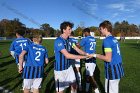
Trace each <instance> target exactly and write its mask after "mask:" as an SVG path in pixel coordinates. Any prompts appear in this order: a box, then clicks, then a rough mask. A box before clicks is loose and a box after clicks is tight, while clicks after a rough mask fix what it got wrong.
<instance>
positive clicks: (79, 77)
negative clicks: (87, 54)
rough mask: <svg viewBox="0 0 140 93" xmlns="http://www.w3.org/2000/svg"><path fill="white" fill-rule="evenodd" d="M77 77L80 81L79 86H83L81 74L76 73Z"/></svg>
mask: <svg viewBox="0 0 140 93" xmlns="http://www.w3.org/2000/svg"><path fill="white" fill-rule="evenodd" d="M76 77H77V79H78V84H79V86H81V74H80V72H78V73H76Z"/></svg>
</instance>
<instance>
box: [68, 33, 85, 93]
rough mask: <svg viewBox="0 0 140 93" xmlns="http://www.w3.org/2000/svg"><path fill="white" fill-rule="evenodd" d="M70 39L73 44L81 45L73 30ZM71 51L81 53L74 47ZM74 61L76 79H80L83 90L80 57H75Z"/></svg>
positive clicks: (79, 85) (79, 83) (79, 84)
mask: <svg viewBox="0 0 140 93" xmlns="http://www.w3.org/2000/svg"><path fill="white" fill-rule="evenodd" d="M69 40H70V42H71V44H75V45H76V46H77V47H78V46H79V43H78V39H75V38H74V32H73V31H72V32H71V35H70V37H69ZM70 53H72V54H75V55H79V53H78V52H77V51H76V50H75V49H74V48H72V49H71V51H70ZM72 61H73V63H72V65H73V67H74V70H75V74H76V79H77V81H78V88H79V90H80V91H81V90H82V87H81V74H80V59H74V60H72Z"/></svg>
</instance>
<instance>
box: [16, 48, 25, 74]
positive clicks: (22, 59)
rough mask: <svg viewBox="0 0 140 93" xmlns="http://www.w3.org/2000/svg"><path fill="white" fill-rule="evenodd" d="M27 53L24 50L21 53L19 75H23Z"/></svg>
mask: <svg viewBox="0 0 140 93" xmlns="http://www.w3.org/2000/svg"><path fill="white" fill-rule="evenodd" d="M26 53H27V52H26V51H25V50H23V51H22V52H21V54H20V55H19V70H18V72H19V73H22V70H23V61H24V56H25V54H26Z"/></svg>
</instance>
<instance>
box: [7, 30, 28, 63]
mask: <svg viewBox="0 0 140 93" xmlns="http://www.w3.org/2000/svg"><path fill="white" fill-rule="evenodd" d="M24 34H25V31H24V30H22V29H18V30H16V37H17V38H16V39H15V40H14V41H13V42H12V44H11V46H10V53H11V55H12V56H13V58H14V59H15V60H16V64H17V65H19V55H20V53H21V52H22V50H23V48H24V47H26V46H27V45H28V44H29V42H30V41H29V39H27V38H24V37H23V36H24Z"/></svg>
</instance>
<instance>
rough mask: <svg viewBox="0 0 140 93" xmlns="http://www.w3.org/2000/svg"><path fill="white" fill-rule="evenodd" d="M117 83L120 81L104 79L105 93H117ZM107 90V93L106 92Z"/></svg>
mask: <svg viewBox="0 0 140 93" xmlns="http://www.w3.org/2000/svg"><path fill="white" fill-rule="evenodd" d="M108 81H109V83H108ZM119 82H120V79H115V80H108V79H105V92H106V93H119ZM108 84H109V87H108ZM108 88H109V89H108ZM107 90H109V92H107Z"/></svg>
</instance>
